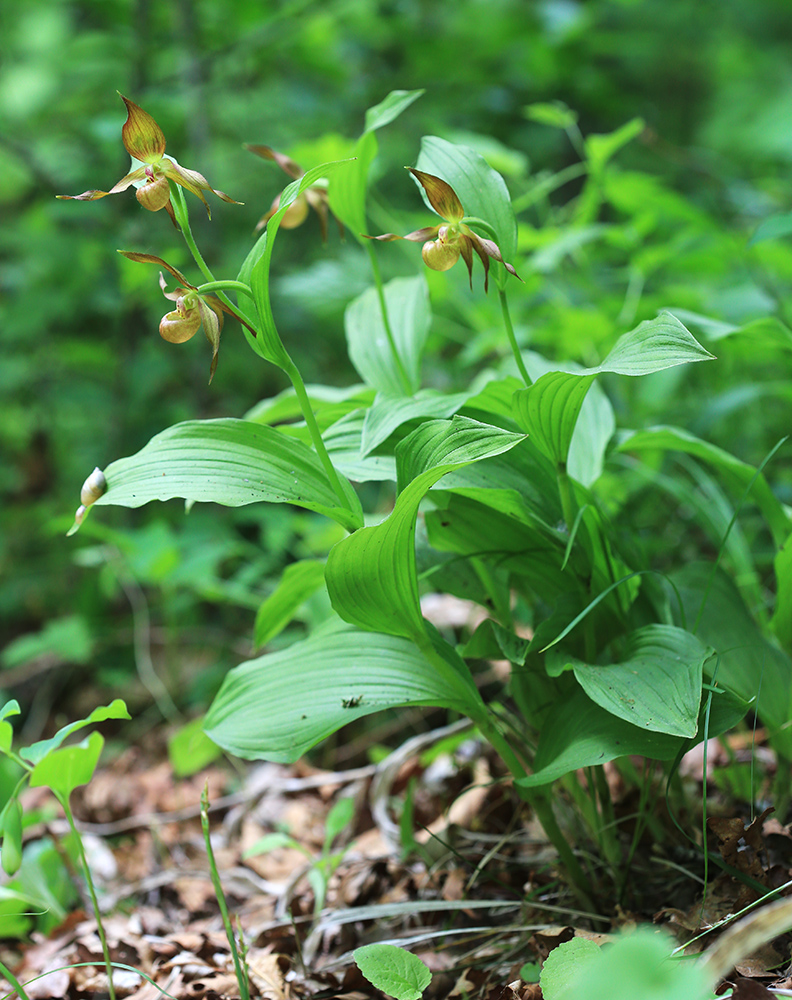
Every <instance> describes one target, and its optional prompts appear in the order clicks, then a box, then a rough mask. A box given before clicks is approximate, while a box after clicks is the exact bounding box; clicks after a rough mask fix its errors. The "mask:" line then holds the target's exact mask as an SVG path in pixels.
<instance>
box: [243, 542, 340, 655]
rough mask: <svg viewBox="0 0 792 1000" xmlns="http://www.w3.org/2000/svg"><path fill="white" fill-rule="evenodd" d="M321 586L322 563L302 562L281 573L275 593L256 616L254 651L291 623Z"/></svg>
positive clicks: (288, 567)
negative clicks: (303, 604) (301, 606)
mask: <svg viewBox="0 0 792 1000" xmlns="http://www.w3.org/2000/svg"><path fill="white" fill-rule="evenodd" d="M322 586H324V563H323V562H322V561H321V559H301V560H300V561H299V562H296V563H292V564H291V565H290V566H287V567H286V569H285V570H284V571H283V576H282V577H281V578H280V582H279V583H278V586H277V587H276V588H275V591H274V592H273V593H272V594H270V596H269V597H268V598H267V599H266V601H264V603H263V604H262V605H261V607H260V608H259V609H258V611H257V612H256V623H255V626H254V629H253V645H254V646H255V647H256V649H260V648H261V647H262V646H265V645H266V644H267V643H268V642H269V641H270V639H274V638H275V636H276V635H278V634H279V633H280V632H281V631H283V629H284V628H285V627H286V626H287V625H288V624H289V622H290V621H291V620H292V618H293V616H294V613H295V611H297V609H298V608H299V607H300V605H301V604H302V603H303V602H304V601H307V600H308V598H309V597H311V596H312V595H313V594H315V593H316V591H317V590H318V589H319V588H320V587H322Z"/></svg>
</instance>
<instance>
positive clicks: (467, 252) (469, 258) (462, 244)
mask: <svg viewBox="0 0 792 1000" xmlns="http://www.w3.org/2000/svg"><path fill="white" fill-rule="evenodd" d="M470 246H471V244H470V240H469V239H468V238H467V237H466V236H463V237H462V238H461V239H460V241H459V252H460V253H461V254H462V260H464V262H465V264H466V266H467V269H468V277H469V278H470V290H471V292H472V291H473V253H472V251H471V249H470ZM486 290H487V269H486V267H485V268H484V291H486Z"/></svg>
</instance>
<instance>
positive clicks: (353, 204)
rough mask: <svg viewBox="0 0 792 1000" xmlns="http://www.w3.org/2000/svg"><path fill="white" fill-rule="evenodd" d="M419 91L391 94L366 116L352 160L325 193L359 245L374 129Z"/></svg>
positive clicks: (374, 149) (374, 148)
mask: <svg viewBox="0 0 792 1000" xmlns="http://www.w3.org/2000/svg"><path fill="white" fill-rule="evenodd" d="M422 93H423V91H422V90H409V91H408V90H394V91H391V93H390V94H388V96H387V97H386V98H385V100H384V101H381V102H380V103H379V104H377V105H375V106H374V107H373V108H369V109H368V111H367V112H366V128H365V131H364V132H363V135H361V137H360V138H359V139H358V141H357V145H356V146H355V152H354V156H355V159H354V161H353V162H352V163H350V164H349V166H348V167H345V168H344V169H343V170H339V171H337V172H336V173H335V174H334V175H333V176H332V177H331V178H330V184H329V187H328V191H327V196H328V199H329V202H330V211H331V212H332V213H333V215H335V217H336V218H337V219H340V220H341V222H343V223H344V225H345V226H346V227H347V229H349V230H350V232H351V233H352V235H353V236H355V237H356V238H357V239H358V240H359V241H360V242H361V243H364V242H365V241H364V239H363V235H362V234H363V233H365V232H366V193H367V190H368V175H369V168H370V167H371V164H372V163H373V161H374V157H375V156H376V155H377V148H378V144H377V137H376V135H375V134H374V133H375V131H376V129H378V128H382V127H383V126H384V125H388V124H389V123H390V122H392V121H393V119H394V118H396V117H397V116H398V115H400V114H401V113H402V111H404V110H405V109H406V108H408V107H409V106H410V105H411V104H412V102H413V101H414V100H416V99H417V98H418V97H420V96H421V94H422Z"/></svg>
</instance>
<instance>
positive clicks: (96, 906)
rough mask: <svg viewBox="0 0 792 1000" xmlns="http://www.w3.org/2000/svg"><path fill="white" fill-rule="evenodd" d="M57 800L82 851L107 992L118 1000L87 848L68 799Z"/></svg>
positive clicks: (63, 797) (83, 866)
mask: <svg viewBox="0 0 792 1000" xmlns="http://www.w3.org/2000/svg"><path fill="white" fill-rule="evenodd" d="M56 798H57V799H58V801H59V802H60V804H61V805H62V806H63V811H64V813H65V814H66V819H67V820H68V821H69V826H70V827H71V831H72V833H73V834H74V837H75V839H76V841H77V847H78V849H79V851H80V863H81V864H82V869H83V875H84V876H85V882H86V884H87V886H88V892H89V893H90V894H91V906H92V907H93V911H94V916H95V917H96V930H97V933H98V934H99V940H100V941H101V942H102V954H103V955H104V960H105V969H106V970H107V991H108V993H109V994H110V1000H116V994H115V987H114V986H113V963H112V961H111V960H110V949H109V948H108V947H107V936H106V935H105V930H104V924H103V923H102V913H101V910H100V909H99V898H98V897H97V895H96V887H95V886H94V881H93V878H92V877H91V869H90V867H89V865H88V858H87V856H86V854H85V847H84V846H83V841H82V837H81V836H80V834H79V832H78V830H77V826H76V824H75V822H74V814H73V813H72V811H71V806H70V805H69V799H68V797H67V796H61V795H58V794H57V793H56Z"/></svg>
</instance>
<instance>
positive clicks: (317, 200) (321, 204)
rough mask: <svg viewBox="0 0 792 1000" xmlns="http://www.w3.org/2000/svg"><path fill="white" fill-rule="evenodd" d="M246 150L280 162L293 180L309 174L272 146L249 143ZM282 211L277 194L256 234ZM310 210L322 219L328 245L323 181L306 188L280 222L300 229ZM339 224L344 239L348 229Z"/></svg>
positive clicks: (261, 219)
mask: <svg viewBox="0 0 792 1000" xmlns="http://www.w3.org/2000/svg"><path fill="white" fill-rule="evenodd" d="M245 149H247V150H250V152H251V153H255V154H256V156H260V157H262V159H264V160H272V161H273V162H274V163H277V164H278V166H279V167H280V168H281V170H282V171H283V172H284V173H286V174H288V175H289V177H291V179H292V180H293V181H296V180H299V179H300V178H301V177H302V176H304V174H305V171H304V170H303V168H302V167H301V166H300V165H299V164H298V163H295V162H294V160H292V159H290V158H289V157H288V156H286V155H285V154H284V153H278V152H276V150H274V149H272V148H271V147H270V146H255V145H250V144H249V143H246V144H245ZM279 208H280V195H276V197H275V198H274V199H273V202H272V204H271V205H270V207H269V211H268V212H267V214H266V215H262V217H261V218H260V219H259V221H258V223H257V224H256V232H258V231H259V229H263V228H264V226H266V224H267V223H268V222H269V220H270V219H271V218H272V216H273V215H274V214H275V213H276V212H277V211H278V209H279ZM309 208H312V209H313V210H314V212H316V214H317V215H318V216H319V228H320V229H321V231H322V242H323V243H327V219H328V216H329V215H330V214H331V213H330V209H329V207H328V198H327V185H326V184H325V185H324V186H322V183H321V182H317V183H316V184H312V185H311V186H310V187H309V188H306V190H305V191H303V193H302V194H301V195H298V196H297V198H295V200H294V201H293V202H292V203H291V205H289V207H288V208H287V209H286V211H285V213H284V215H283V218H282V219H281V221H280V224H281V228H282V229H296V228H297V226H301V225H302V224H303V222H305V220H306V218H307V217H308V209H309ZM336 222H337V223H338V231H339V233H340V234H341V237H342V239H343V236H344V227H343V225H342V224H341V222H340V221H339V220H338V219H336Z"/></svg>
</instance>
